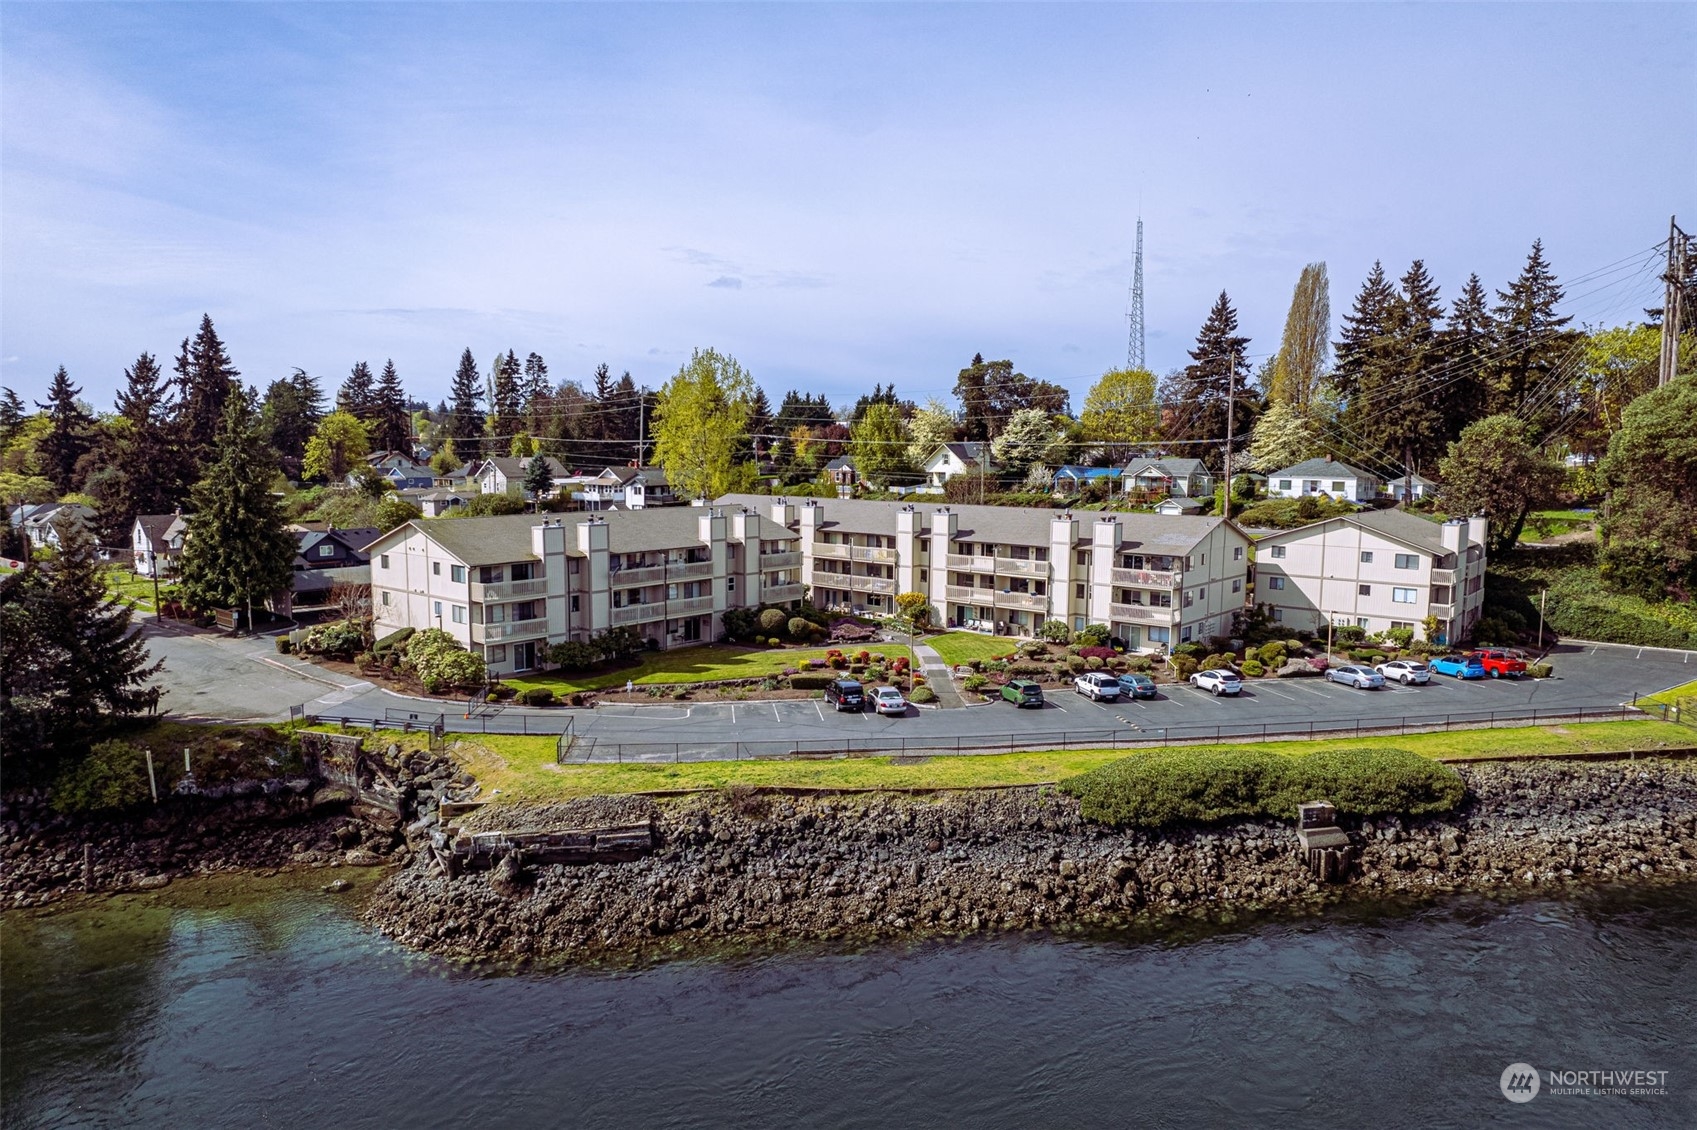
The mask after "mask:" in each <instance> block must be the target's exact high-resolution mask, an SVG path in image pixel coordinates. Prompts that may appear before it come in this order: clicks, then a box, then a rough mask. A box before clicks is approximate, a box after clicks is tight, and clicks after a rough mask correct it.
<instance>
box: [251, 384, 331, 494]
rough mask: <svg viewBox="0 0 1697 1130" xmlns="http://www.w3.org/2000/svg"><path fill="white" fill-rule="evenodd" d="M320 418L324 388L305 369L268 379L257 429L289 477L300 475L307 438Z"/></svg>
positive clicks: (322, 410) (322, 415)
mask: <svg viewBox="0 0 1697 1130" xmlns="http://www.w3.org/2000/svg"><path fill="white" fill-rule="evenodd" d="M323 420H324V391H323V389H321V388H320V387H319V385H318V378H316V377H314V376H313V375H312V374H310V373H308V372H307V371H306V370H305V369H296V370H295V371H294V373H293V375H291V376H288V377H285V378H283V379H282V380H278V381H272V382H271V384H270V386H269V387H267V388H266V390H265V400H264V402H263V403H262V404H261V406H260V433H261V435H263V436H264V438H265V442H266V443H268V444H270V445H271V448H272V450H274V451H276V452H277V455H278V457H279V458H280V459H281V460H282V464H283V472H284V474H286V475H288V476H289V477H290V478H296V477H298V476H299V475H300V471H301V460H302V459H303V458H305V456H306V444H307V441H308V440H310V439H311V438H312V434H313V433H314V432H315V431H317V430H318V425H319V424H320V423H322V422H323Z"/></svg>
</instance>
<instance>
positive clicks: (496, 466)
mask: <svg viewBox="0 0 1697 1130" xmlns="http://www.w3.org/2000/svg"><path fill="white" fill-rule="evenodd" d="M534 459H541V460H543V461H544V462H546V463H547V464H548V477H549V480H550V481H551V482H552V483H553V485H554V486H555V487H556V488H558V487H561V486H564V485H565V484H566V483H568V482H569V481H570V480H571V477H572V476H571V472H570V471H567V470H566V468H565V466H564V465H563V464H562V463H561V462H560V461H559V460H558V459H555V458H554V457H553V456H552V455H526V456H522V457H520V456H507V455H492V456H490V457H488V458H487V459H484V460H482V461H481V462H480V463H478V464H477V466H476V467H475V468H474V469H473V470H472V472H471V473H470V475H469V476H468V478H469V479H470V480H474V481H476V483H477V485H478V488H479V489H480V490H481V491H482V492H483V493H484V494H510V495H513V496H514V497H522V498H523V499H524V500H525V501H526V502H534V501H535V495H534V494H533V493H532V492H530V491H528V490H525V489H524V481H525V477H526V476H527V475H528V474H529V473H530V464H531V461H532V460H534Z"/></svg>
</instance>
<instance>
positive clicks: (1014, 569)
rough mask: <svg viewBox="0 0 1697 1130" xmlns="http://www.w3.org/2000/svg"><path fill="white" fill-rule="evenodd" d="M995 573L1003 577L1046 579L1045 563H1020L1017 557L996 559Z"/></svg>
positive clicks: (1046, 568) (1046, 569)
mask: <svg viewBox="0 0 1697 1130" xmlns="http://www.w3.org/2000/svg"><path fill="white" fill-rule="evenodd" d="M996 572H998V573H1000V574H1001V575H1002V576H1004V577H1047V576H1048V575H1049V563H1048V562H1047V561H1021V560H1020V559H1019V558H1017V557H998V558H996Z"/></svg>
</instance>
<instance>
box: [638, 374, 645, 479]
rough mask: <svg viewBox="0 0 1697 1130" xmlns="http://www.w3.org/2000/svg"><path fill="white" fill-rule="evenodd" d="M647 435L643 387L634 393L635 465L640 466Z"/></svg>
mask: <svg viewBox="0 0 1697 1130" xmlns="http://www.w3.org/2000/svg"><path fill="white" fill-rule="evenodd" d="M647 435H648V386H647V385H643V386H642V387H641V388H640V389H638V390H637V393H636V465H637V466H638V467H640V466H642V454H643V448H644V447H646V446H647V442H646V439H647Z"/></svg>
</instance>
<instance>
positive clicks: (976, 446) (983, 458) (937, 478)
mask: <svg viewBox="0 0 1697 1130" xmlns="http://www.w3.org/2000/svg"><path fill="white" fill-rule="evenodd" d="M920 470H922V471H924V472H925V485H926V486H928V487H930V488H931V489H932V490H933V491H940V490H942V489H943V484H944V483H946V482H948V481H949V480H950V479H952V478H954V477H955V476H956V475H963V474H966V473H967V472H969V471H970V472H972V473H974V474H979V473H983V474H988V475H994V474H998V473H999V472H1000V471H1001V468H1000V467H997V466H996V465H995V464H994V463H992V462H991V461H990V445H989V444H987V443H977V442H972V443H943V444H938V445H937V446H936V447H935V448H934V449H932V451H931V454H930V455H927V456H926V457H925V462H924V463H922V464H921V465H920Z"/></svg>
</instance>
